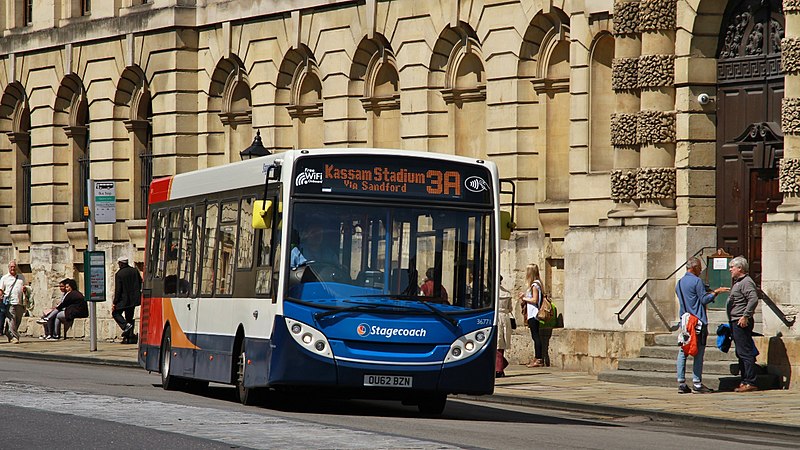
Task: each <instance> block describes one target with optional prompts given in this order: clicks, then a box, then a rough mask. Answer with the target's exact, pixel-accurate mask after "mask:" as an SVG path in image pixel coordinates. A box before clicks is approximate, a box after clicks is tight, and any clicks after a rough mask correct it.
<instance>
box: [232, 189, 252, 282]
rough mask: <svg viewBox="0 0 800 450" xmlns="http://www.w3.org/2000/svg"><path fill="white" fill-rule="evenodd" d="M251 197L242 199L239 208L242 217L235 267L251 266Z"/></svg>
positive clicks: (247, 267)
mask: <svg viewBox="0 0 800 450" xmlns="http://www.w3.org/2000/svg"><path fill="white" fill-rule="evenodd" d="M254 200H255V199H254V198H253V197H249V198H244V199H242V207H241V208H239V210H240V211H241V214H242V218H241V220H240V221H239V244H238V248H237V263H236V268H237V269H250V268H252V267H253V235H254V231H255V230H253V202H254Z"/></svg>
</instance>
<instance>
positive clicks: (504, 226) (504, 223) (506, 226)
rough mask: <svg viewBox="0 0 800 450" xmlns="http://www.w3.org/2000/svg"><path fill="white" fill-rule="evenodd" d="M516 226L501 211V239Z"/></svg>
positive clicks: (509, 237) (509, 234) (505, 212)
mask: <svg viewBox="0 0 800 450" xmlns="http://www.w3.org/2000/svg"><path fill="white" fill-rule="evenodd" d="M253 220H255V219H253ZM516 227H517V224H516V223H514V222H512V221H511V213H510V212H508V211H500V239H502V240H504V241H507V240H509V239H511V232H512V231H514V228H516Z"/></svg>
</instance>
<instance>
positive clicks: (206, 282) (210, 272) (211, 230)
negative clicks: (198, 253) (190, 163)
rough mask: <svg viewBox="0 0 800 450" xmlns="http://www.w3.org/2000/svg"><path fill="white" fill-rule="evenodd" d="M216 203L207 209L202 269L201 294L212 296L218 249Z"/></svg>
mask: <svg viewBox="0 0 800 450" xmlns="http://www.w3.org/2000/svg"><path fill="white" fill-rule="evenodd" d="M218 210H219V206H218V205H217V204H216V203H213V204H211V205H208V206H207V207H206V226H205V229H204V232H203V266H202V268H201V272H200V274H201V276H202V278H201V279H200V294H202V295H206V296H210V295H211V294H212V293H213V292H214V275H215V274H216V272H215V271H214V249H215V248H216V247H217V213H218Z"/></svg>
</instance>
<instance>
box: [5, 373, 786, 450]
mask: <svg viewBox="0 0 800 450" xmlns="http://www.w3.org/2000/svg"><path fill="white" fill-rule="evenodd" d="M12 405H13V406H12ZM20 406H22V407H24V408H18V407H20ZM0 410H2V411H4V416H5V411H8V412H9V413H10V414H11V417H15V419H16V418H18V419H21V420H2V421H0V435H1V436H4V437H6V438H7V440H5V441H4V445H5V444H8V445H9V448H52V447H54V446H55V447H57V448H110V447H114V448H118V449H126V448H142V446H143V445H147V446H148V447H156V448H223V447H226V448H231V447H238V448H304V449H308V448H420V449H428V448H503V449H515V448H519V449H530V448H575V449H586V448H603V449H605V448H615V449H640V448H649V449H659V448H663V449H670V450H671V449H674V448H681V447H684V448H718V447H720V446H725V447H726V450H727V449H736V448H742V449H745V448H747V449H753V448H779V447H785V448H795V447H796V443H795V441H794V440H793V439H789V438H786V439H785V440H781V438H775V437H769V436H759V435H753V434H752V433H747V434H745V433H742V434H739V435H727V434H726V433H725V432H724V431H720V430H712V429H701V428H694V429H693V430H691V431H690V432H688V433H687V430H686V429H685V427H682V430H681V432H682V433H685V434H686V435H684V436H677V435H676V428H677V426H675V425H673V424H670V423H667V422H654V421H650V420H648V419H646V418H643V417H623V418H612V417H602V416H596V415H588V414H574V413H565V412H552V411H548V410H545V409H536V408H529V407H522V406H520V407H514V406H498V405H487V404H484V403H479V402H467V401H459V400H455V401H454V400H451V401H450V402H449V403H448V406H447V409H446V410H445V413H444V415H442V417H440V418H421V417H418V415H417V413H416V408H413V407H404V406H402V405H400V404H399V403H395V402H367V401H341V400H332V399H327V400H326V399H319V398H308V397H306V398H297V399H290V400H288V401H284V402H275V403H270V404H268V405H267V406H266V407H262V408H253V407H244V406H242V405H239V404H238V403H236V402H235V400H234V393H233V389H232V388H230V387H228V386H222V385H212V386H211V387H210V388H209V389H208V391H206V392H205V393H204V394H203V395H198V394H192V393H186V392H167V391H163V390H162V389H161V388H160V386H159V378H158V377H157V376H156V375H151V374H147V372H144V371H142V370H136V369H127V368H119V367H99V366H88V365H79V364H65V363H53V362H39V361H29V360H18V359H11V358H0ZM20 424H26V425H25V426H21V425H20ZM27 424H32V425H27ZM123 436H131V438H128V439H126V438H124V437H123ZM53 439H58V441H55V442H54V441H53Z"/></svg>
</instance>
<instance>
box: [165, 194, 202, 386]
mask: <svg viewBox="0 0 800 450" xmlns="http://www.w3.org/2000/svg"><path fill="white" fill-rule="evenodd" d="M204 209H205V208H204V207H203V205H197V206H194V205H190V206H184V207H183V209H182V210H171V211H170V221H169V223H170V228H169V229H168V232H167V248H173V249H174V250H172V252H173V256H172V258H174V260H175V261H176V264H175V269H172V268H171V267H170V264H171V262H170V261H171V260H170V259H167V274H166V276H165V277H164V296H165V297H169V298H171V299H172V300H171V303H172V310H173V313H174V315H175V323H173V324H170V325H171V330H172V347H173V349H174V350H173V351H178V352H180V354H181V358H177V359H173V363H172V364H173V367H175V369H176V372H175V374H176V375H179V376H192V375H194V369H195V358H196V353H197V311H198V309H199V305H198V298H197V295H196V293H197V291H196V286H197V285H196V280H195V279H194V273H195V271H194V270H193V269H194V268H195V267H196V264H197V257H198V250H199V246H198V243H199V242H200V238H201V236H202V231H203V219H204V217H203V211H204ZM173 211H179V212H180V214H179V218H178V220H179V221H180V222H179V229H178V230H173V228H172V214H173Z"/></svg>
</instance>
